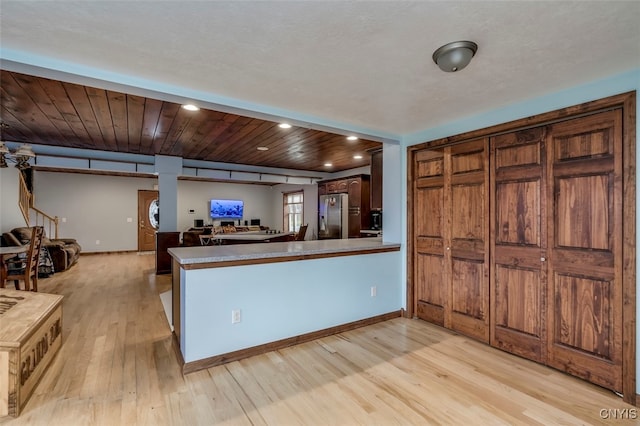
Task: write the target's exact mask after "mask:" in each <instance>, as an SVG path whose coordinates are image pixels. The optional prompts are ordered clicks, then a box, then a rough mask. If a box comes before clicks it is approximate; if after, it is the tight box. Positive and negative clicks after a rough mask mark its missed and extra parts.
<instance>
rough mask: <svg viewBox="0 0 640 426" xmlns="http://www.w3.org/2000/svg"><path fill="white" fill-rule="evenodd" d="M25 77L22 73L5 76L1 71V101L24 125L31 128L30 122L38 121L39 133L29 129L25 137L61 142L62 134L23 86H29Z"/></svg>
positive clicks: (52, 142) (51, 142)
mask: <svg viewBox="0 0 640 426" xmlns="http://www.w3.org/2000/svg"><path fill="white" fill-rule="evenodd" d="M27 77H28V76H25V75H23V74H19V75H17V76H13V75H7V76H5V75H4V73H3V79H2V88H3V93H4V95H3V103H5V102H6V105H7V108H8V109H9V110H11V111H12V113H13V116H14V117H16V118H18V119H19V121H20V122H21V123H22V124H23V125H24V126H25V127H27V128H29V129H32V127H33V126H32V124H33V123H38V130H39V134H38V135H37V136H36V134H35V133H34V132H33V130H31V131H30V133H29V134H27V135H26V137H27V138H30V139H32V140H38V141H42V143H47V144H55V141H59V142H62V143H63V141H64V136H63V135H62V134H61V133H60V131H59V130H58V129H57V128H56V126H55V125H54V124H53V123H52V122H51V120H50V119H49V118H48V117H47V115H46V114H45V113H44V112H42V110H41V109H40V107H39V106H38V104H37V103H36V102H35V101H34V100H33V99H32V97H31V95H30V94H29V92H28V91H27V90H25V87H26V89H29V88H30V87H29V81H28V78H27ZM23 85H24V86H23ZM30 124H31V125H30Z"/></svg>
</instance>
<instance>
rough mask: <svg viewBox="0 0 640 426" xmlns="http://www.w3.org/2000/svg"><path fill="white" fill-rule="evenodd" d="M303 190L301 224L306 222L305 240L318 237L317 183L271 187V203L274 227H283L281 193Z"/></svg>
mask: <svg viewBox="0 0 640 426" xmlns="http://www.w3.org/2000/svg"><path fill="white" fill-rule="evenodd" d="M295 191H304V207H303V212H302V215H303V222H302V223H303V224H304V223H308V224H309V228H307V233H306V235H305V238H304V239H305V240H307V241H308V240H316V239H318V185H289V184H282V185H276V186H274V187H273V190H272V193H273V198H272V204H273V215H274V217H275V224H274V227H275V228H277V229H279V230H282V229H283V228H284V211H283V204H282V203H283V198H282V197H283V194H284V193H286V192H295Z"/></svg>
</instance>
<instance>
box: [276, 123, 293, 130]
mask: <svg viewBox="0 0 640 426" xmlns="http://www.w3.org/2000/svg"><path fill="white" fill-rule="evenodd" d="M278 127H280V128H281V129H290V128H291V124H289V123H280V124H278Z"/></svg>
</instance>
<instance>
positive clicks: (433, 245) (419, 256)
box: [412, 148, 450, 326]
mask: <svg viewBox="0 0 640 426" xmlns="http://www.w3.org/2000/svg"><path fill="white" fill-rule="evenodd" d="M444 150H445V149H444V148H441V149H438V150H422V151H419V152H417V153H416V154H415V157H414V158H415V160H414V164H413V167H414V176H415V179H414V188H413V196H414V209H413V218H412V219H413V229H414V244H415V245H414V247H415V249H414V253H415V254H414V259H413V265H414V277H415V278H414V283H415V287H414V291H415V299H416V302H415V303H416V306H415V312H416V315H417V316H418V318H420V319H423V320H425V321H429V322H431V323H434V324H437V325H440V326H444V325H445V322H444V319H445V310H448V309H447V306H448V305H449V294H448V293H449V285H448V282H449V272H448V271H449V267H448V266H447V264H448V260H446V259H445V249H444V248H445V240H448V239H449V238H450V236H449V234H448V232H449V229H448V228H445V191H444ZM447 326H448V325H447Z"/></svg>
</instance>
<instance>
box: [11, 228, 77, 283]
mask: <svg viewBox="0 0 640 426" xmlns="http://www.w3.org/2000/svg"><path fill="white" fill-rule="evenodd" d="M2 240H3V244H5V245H7V246H17V245H24V244H29V241H31V228H30V227H26V226H25V227H20V228H14V229H12V230H11V232H5V233H4V234H2ZM42 247H43V248H46V249H47V250H46V251H48V252H49V255H50V256H51V260H52V262H53V270H54V272H60V271H65V270H67V269H69V268H70V267H71V266H73V265H74V264H75V263H76V261H77V260H78V258H79V257H80V251H81V250H82V248H81V247H80V244H78V242H77V241H76V240H75V239H72V238H57V239H49V238H47V237H46V235H45V237H44V238H43V239H42Z"/></svg>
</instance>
